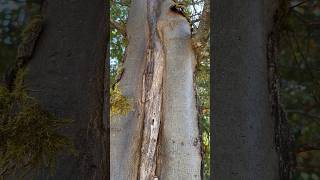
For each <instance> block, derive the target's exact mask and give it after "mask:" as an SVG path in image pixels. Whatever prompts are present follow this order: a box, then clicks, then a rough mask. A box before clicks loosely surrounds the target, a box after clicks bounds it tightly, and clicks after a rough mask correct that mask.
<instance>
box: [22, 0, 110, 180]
mask: <svg viewBox="0 0 320 180" xmlns="http://www.w3.org/2000/svg"><path fill="white" fill-rule="evenodd" d="M44 5H45V6H44V8H43V14H44V22H45V24H44V30H43V33H42V34H41V37H40V39H39V41H38V44H37V47H36V50H35V53H34V55H33V58H32V59H31V60H30V62H29V64H28V65H27V68H28V74H27V77H26V81H25V85H26V87H27V90H30V94H31V96H33V97H35V98H36V99H37V100H38V101H39V103H40V104H41V105H42V106H43V107H44V108H45V109H47V110H49V111H50V112H52V113H54V114H55V115H56V116H58V117H61V118H70V119H72V120H74V123H73V124H71V125H70V126H68V127H66V128H64V129H63V131H62V133H63V134H65V135H67V136H68V137H70V138H71V139H72V140H73V141H74V143H75V145H76V149H77V150H78V152H79V156H77V157H73V156H67V155H61V157H60V158H59V159H58V162H57V169H56V174H55V175H54V176H50V172H49V171H47V170H41V171H38V172H36V173H35V175H36V177H37V178H36V179H41V180H42V179H61V180H71V179H77V180H79V179H106V178H107V172H108V167H107V159H106V156H107V155H106V153H107V149H108V147H107V144H106V136H107V134H106V131H105V127H104V125H103V122H102V121H103V120H102V113H103V97H104V96H103V77H104V60H105V50H106V40H107V38H106V35H107V34H108V33H107V30H106V28H107V27H106V19H105V17H106V16H105V13H106V6H105V1H104V0H91V1H65V0H57V1H46V2H45V4H44Z"/></svg>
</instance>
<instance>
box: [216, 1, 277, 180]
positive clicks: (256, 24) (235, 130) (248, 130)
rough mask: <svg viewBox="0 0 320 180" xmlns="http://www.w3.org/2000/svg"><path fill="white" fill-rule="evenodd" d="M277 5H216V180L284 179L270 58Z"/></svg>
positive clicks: (260, 2) (247, 3)
mask: <svg viewBox="0 0 320 180" xmlns="http://www.w3.org/2000/svg"><path fill="white" fill-rule="evenodd" d="M277 6H278V2H277V1H276V0H273V1H269V0H257V1H249V0H245V1H238V0H226V1H214V2H213V10H212V12H213V17H214V18H213V27H212V28H211V29H212V30H213V37H212V46H213V59H214V61H213V62H214V63H213V66H212V68H213V81H212V84H213V88H212V96H213V104H212V111H213V117H212V118H213V137H212V139H213V157H212V158H213V162H214V163H213V172H212V173H213V177H212V178H213V179H217V180H219V179H228V180H237V179H259V180H279V179H280V173H279V172H280V171H279V155H278V154H277V145H276V142H275V138H276V132H275V130H276V121H275V120H274V117H273V116H274V115H273V110H272V108H271V106H272V100H271V99H270V95H269V93H270V91H269V85H268V79H269V77H268V73H269V70H268V68H269V67H268V60H269V59H268V56H267V54H269V53H270V52H268V51H274V49H270V48H268V35H269V34H270V32H271V31H272V27H273V18H274V15H275V10H276V8H277Z"/></svg>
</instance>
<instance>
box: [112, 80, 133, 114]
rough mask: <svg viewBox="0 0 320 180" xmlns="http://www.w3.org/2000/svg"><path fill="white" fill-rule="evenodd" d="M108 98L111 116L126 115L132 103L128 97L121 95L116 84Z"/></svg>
mask: <svg viewBox="0 0 320 180" xmlns="http://www.w3.org/2000/svg"><path fill="white" fill-rule="evenodd" d="M110 99H111V100H110V104H111V116H114V115H126V114H127V113H128V112H129V111H130V110H131V109H132V105H131V104H130V102H129V100H128V98H127V97H125V96H123V95H122V93H121V91H120V89H119V87H118V84H115V86H114V88H113V89H111V96H110Z"/></svg>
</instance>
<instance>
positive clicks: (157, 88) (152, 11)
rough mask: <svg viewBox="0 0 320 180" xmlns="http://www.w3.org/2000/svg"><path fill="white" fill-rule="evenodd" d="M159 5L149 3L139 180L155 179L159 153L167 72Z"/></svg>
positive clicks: (153, 0)
mask: <svg viewBox="0 0 320 180" xmlns="http://www.w3.org/2000/svg"><path fill="white" fill-rule="evenodd" d="M159 6H160V3H159V2H158V1H155V0H151V1H148V2H147V9H148V10H147V14H148V25H149V26H148V27H149V31H148V32H149V35H148V37H149V41H148V48H147V50H146V66H145V72H144V75H143V80H142V82H143V86H142V87H143V89H142V102H143V106H144V107H143V109H144V128H143V141H142V146H141V162H140V172H139V176H140V180H149V179H153V177H155V176H156V175H155V170H156V149H157V143H158V135H159V129H160V123H161V109H162V92H163V90H162V80H163V70H164V62H165V59H164V52H163V45H162V42H161V40H160V38H159V34H158V33H157V29H156V27H157V25H156V23H157V18H158V15H157V10H156V9H158V8H159Z"/></svg>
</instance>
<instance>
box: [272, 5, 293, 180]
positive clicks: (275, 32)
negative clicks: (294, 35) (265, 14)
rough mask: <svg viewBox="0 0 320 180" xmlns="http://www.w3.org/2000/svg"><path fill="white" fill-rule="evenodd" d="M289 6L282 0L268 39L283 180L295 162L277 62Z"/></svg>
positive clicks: (275, 128) (286, 178)
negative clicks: (282, 101) (282, 99)
mask: <svg viewBox="0 0 320 180" xmlns="http://www.w3.org/2000/svg"><path fill="white" fill-rule="evenodd" d="M287 12H288V6H287V3H286V0H281V1H280V3H279V7H278V9H277V10H276V13H275V15H274V19H273V27H272V29H271V32H269V34H268V38H267V51H266V52H267V55H266V56H267V61H268V84H269V95H270V105H271V113H272V118H273V121H274V123H275V126H274V132H275V137H274V138H275V139H274V141H275V147H276V151H277V153H278V157H279V175H280V179H281V180H289V179H290V176H291V171H292V170H291V168H292V165H293V162H294V156H293V152H292V151H293V142H294V139H293V136H292V135H291V132H290V125H289V123H288V119H287V116H286V112H285V110H284V107H283V105H282V103H281V95H280V79H279V77H278V70H277V61H278V48H279V41H280V33H281V31H282V25H283V23H284V21H285V20H286V15H287Z"/></svg>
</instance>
